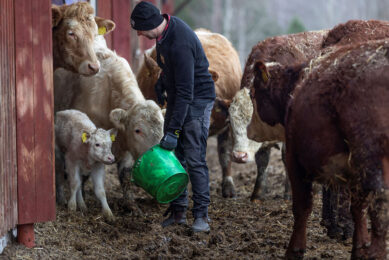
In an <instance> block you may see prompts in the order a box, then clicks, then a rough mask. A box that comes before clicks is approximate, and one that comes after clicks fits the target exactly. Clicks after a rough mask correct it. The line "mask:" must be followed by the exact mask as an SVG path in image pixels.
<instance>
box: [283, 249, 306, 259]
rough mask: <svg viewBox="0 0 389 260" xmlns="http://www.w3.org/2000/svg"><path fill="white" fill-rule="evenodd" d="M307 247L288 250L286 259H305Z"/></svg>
mask: <svg viewBox="0 0 389 260" xmlns="http://www.w3.org/2000/svg"><path fill="white" fill-rule="evenodd" d="M304 253H305V249H297V248H295V249H293V250H289V249H288V251H286V255H285V259H288V260H300V259H301V260H302V259H304Z"/></svg>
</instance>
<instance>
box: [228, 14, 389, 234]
mask: <svg viewBox="0 0 389 260" xmlns="http://www.w3.org/2000/svg"><path fill="white" fill-rule="evenodd" d="M388 29H389V23H388V22H386V21H376V20H370V21H361V20H351V21H348V22H346V23H344V24H340V25H338V26H336V27H335V28H333V29H332V30H330V31H329V32H328V34H327V35H326V36H324V40H323V43H322V49H321V50H317V49H316V52H317V53H319V52H321V53H326V52H330V51H331V50H332V49H333V48H337V47H339V46H341V45H345V44H347V43H355V42H357V41H362V40H371V39H382V38H385V37H387V36H388ZM297 35H299V34H297ZM279 37H281V38H282V37H289V36H279ZM277 39H280V38H278V37H276V38H270V39H267V40H265V41H263V42H262V43H260V44H258V46H257V47H254V48H253V51H252V55H251V56H250V57H252V56H256V57H257V58H258V60H261V59H262V60H263V61H264V62H265V61H266V62H270V63H269V64H268V65H269V66H272V65H274V66H275V68H276V67H277V66H279V65H280V64H277V63H275V62H279V61H281V62H279V63H281V64H283V65H288V64H293V62H296V63H299V62H300V63H301V62H302V61H298V59H295V58H293V57H294V56H295V57H301V54H299V53H300V51H299V49H302V48H301V47H300V48H295V47H293V46H291V47H290V44H285V40H284V41H277ZM293 39H296V38H292V43H293ZM306 39H307V40H308V41H302V42H301V43H300V44H299V46H301V45H302V44H305V47H306V48H308V47H309V46H316V48H317V47H318V42H317V41H311V40H309V38H306ZM303 40H304V38H303ZM287 42H289V43H290V40H288V41H287ZM260 46H262V47H260ZM274 50H277V51H274ZM296 50H297V52H298V54H295V53H293V51H296ZM313 51H314V50H313ZM290 52H291V53H290ZM304 53H307V54H308V58H309V56H311V57H312V50H311V51H307V50H306V49H303V54H304ZM284 54H285V55H284ZM269 55H270V56H269ZM285 57H286V59H285ZM254 60H255V59H251V60H250V58H249V61H248V63H247V64H246V69H245V73H244V75H243V77H242V87H243V86H244V87H249V86H250V84H252V78H253V73H252V69H251V68H252V63H253V61H254ZM308 60H309V59H307V65H308ZM310 66H311V65H310ZM303 67H304V66H302V68H303ZM284 68H287V66H286V67H284ZM308 69H309V68H308ZM284 72H285V70H284V69H279V73H278V74H277V75H274V73H273V76H272V78H271V79H270V80H271V82H272V84H273V83H274V84H280V86H282V85H285V86H287V84H286V83H287V79H286V80H285V77H286V78H287V77H288V75H290V71H289V72H288V73H285V74H284ZM295 77H296V78H297V77H298V76H295ZM275 80H277V81H276V82H274V81H275ZM246 103H247V104H248V103H249V101H247V102H246ZM258 118H259V117H258V114H257V113H254V117H253V121H254V122H253V124H251V127H250V128H249V129H248V133H249V135H250V136H252V137H253V138H255V139H257V140H267V139H264V136H268V134H269V132H271V130H269V129H271V128H269V126H268V125H266V124H264V122H262V121H261V120H259V119H258ZM233 121H234V118H233V117H232V115H231V123H232V124H231V125H233ZM277 129H278V131H281V129H282V128H281V129H280V125H278V126H277ZM233 155H234V156H235V157H237V156H236V155H238V156H240V157H244V156H245V155H244V154H243V155H241V154H240V153H237V151H235V150H234V153H233ZM339 191H340V192H329V189H328V187H325V186H324V187H323V220H322V222H321V223H322V224H323V225H324V226H326V227H327V232H328V233H327V234H328V235H329V236H330V237H338V238H341V239H347V238H348V237H351V234H352V232H353V227H352V226H353V225H352V223H351V216H350V212H349V210H348V209H349V207H350V203H349V199H348V198H347V194H345V192H342V190H339ZM337 204H339V206H337Z"/></svg>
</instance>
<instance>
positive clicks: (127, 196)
mask: <svg viewBox="0 0 389 260" xmlns="http://www.w3.org/2000/svg"><path fill="white" fill-rule="evenodd" d="M133 165H134V159H133V158H132V156H131V154H129V153H127V154H126V156H125V157H124V158H123V160H121V161H120V162H119V163H118V164H117V167H118V169H117V170H118V174H119V181H120V186H121V187H122V191H123V203H122V204H123V206H124V207H125V208H126V209H128V210H131V211H132V212H134V213H136V214H138V215H143V212H142V210H141V209H140V208H139V207H138V205H137V204H136V201H135V197H134V195H133V193H132V191H131V185H132V182H131V178H132V176H131V171H132V167H133Z"/></svg>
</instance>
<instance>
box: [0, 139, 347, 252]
mask: <svg viewBox="0 0 389 260" xmlns="http://www.w3.org/2000/svg"><path fill="white" fill-rule="evenodd" d="M207 158H208V166H209V169H210V180H211V200H212V202H211V205H210V207H209V216H210V218H211V219H212V222H211V232H210V233H209V234H205V233H200V234H198V233H193V232H192V231H191V229H190V224H191V223H192V221H193V218H192V216H191V214H190V212H188V224H189V226H175V227H167V228H165V229H163V228H162V227H161V226H160V222H161V221H162V219H163V217H162V215H163V213H164V212H165V210H166V209H167V205H162V204H158V203H157V202H156V201H155V200H154V199H153V198H152V197H151V196H149V195H148V194H147V193H146V192H144V191H143V190H142V189H141V188H138V187H134V193H135V198H136V201H137V204H138V205H139V207H140V208H141V210H142V211H143V212H144V214H143V215H137V214H134V212H133V211H131V210H129V209H128V208H126V207H123V201H122V199H121V196H122V193H121V188H120V185H119V181H118V178H117V176H116V174H115V173H114V171H113V170H112V169H113V168H110V170H111V171H109V172H108V174H107V179H106V190H107V198H108V203H109V205H110V206H111V209H112V212H113V214H114V215H115V217H116V220H115V222H114V223H108V222H106V221H104V219H103V217H102V216H101V214H100V210H101V207H100V203H99V202H98V201H97V200H96V199H95V197H94V194H93V191H92V189H91V185H88V186H87V189H86V198H85V201H86V204H87V206H88V208H89V210H88V212H87V213H86V214H84V215H82V214H81V213H80V212H68V211H67V209H66V208H65V207H58V208H57V219H56V221H53V222H47V223H39V224H36V226H35V238H36V247H35V248H33V249H28V248H25V247H24V246H22V245H19V244H17V243H15V242H13V243H11V244H10V245H9V246H7V247H6V249H5V250H4V252H3V254H2V255H0V259H189V258H191V259H192V258H195V259H281V258H282V257H283V255H284V253H285V248H286V246H287V244H288V241H289V236H290V234H291V231H292V224H293V216H292V211H291V202H290V201H284V200H283V197H282V195H283V190H284V188H283V184H282V182H283V179H284V178H285V175H284V167H283V165H282V162H281V158H280V153H279V151H277V150H273V151H272V157H271V162H270V166H269V167H268V169H267V170H268V171H269V172H270V176H269V182H270V183H271V185H269V188H268V192H267V199H266V200H264V201H261V202H259V203H251V202H250V201H249V197H250V194H251V191H252V190H253V187H254V181H255V177H256V165H255V164H254V163H250V164H247V165H239V164H233V172H234V180H235V185H236V188H237V197H236V198H235V199H224V198H223V197H222V196H221V186H220V183H221V169H220V166H219V163H218V158H217V153H216V139H215V138H210V139H209V143H208V153H207ZM316 190H320V188H319V187H318V188H317V189H316ZM314 201H315V204H314V211H313V213H312V215H311V217H310V221H309V225H308V229H307V233H308V241H307V253H306V259H348V258H349V257H350V252H351V243H350V241H343V242H338V241H336V240H333V239H330V238H328V237H327V236H326V231H325V229H324V228H323V227H322V226H320V224H319V222H320V219H321V217H320V215H321V214H320V209H321V200H320V194H318V193H316V195H315V200H314Z"/></svg>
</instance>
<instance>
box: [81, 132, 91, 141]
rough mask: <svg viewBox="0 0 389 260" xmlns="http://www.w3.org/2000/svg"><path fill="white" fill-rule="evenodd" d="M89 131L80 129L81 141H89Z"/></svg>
mask: <svg viewBox="0 0 389 260" xmlns="http://www.w3.org/2000/svg"><path fill="white" fill-rule="evenodd" d="M89 138H90V133H89V132H88V131H82V134H81V140H82V142H83V143H85V144H87V143H89Z"/></svg>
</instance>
